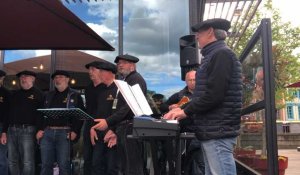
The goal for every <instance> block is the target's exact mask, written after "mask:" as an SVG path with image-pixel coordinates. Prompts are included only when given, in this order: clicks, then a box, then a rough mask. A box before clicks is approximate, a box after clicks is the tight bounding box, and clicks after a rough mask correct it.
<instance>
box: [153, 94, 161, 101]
mask: <svg viewBox="0 0 300 175" xmlns="http://www.w3.org/2000/svg"><path fill="white" fill-rule="evenodd" d="M152 98H153V99H156V100H160V99H163V98H164V95H162V94H154V95H152Z"/></svg>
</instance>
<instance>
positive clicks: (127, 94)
mask: <svg viewBox="0 0 300 175" xmlns="http://www.w3.org/2000/svg"><path fill="white" fill-rule="evenodd" d="M114 82H115V83H116V85H117V87H118V89H119V90H120V92H121V94H122V95H123V97H124V99H125V100H126V102H127V104H128V106H129V107H130V109H131V110H132V112H133V113H134V115H135V116H141V115H143V111H142V110H141V108H140V106H139V104H138V103H137V100H136V99H135V97H134V95H133V93H132V91H131V89H130V86H129V85H128V84H127V82H125V81H122V80H114Z"/></svg>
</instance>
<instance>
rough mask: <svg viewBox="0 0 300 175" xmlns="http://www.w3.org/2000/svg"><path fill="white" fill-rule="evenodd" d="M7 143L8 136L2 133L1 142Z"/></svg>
mask: <svg viewBox="0 0 300 175" xmlns="http://www.w3.org/2000/svg"><path fill="white" fill-rule="evenodd" d="M6 143H7V136H6V133H2V134H1V144H2V145H5V144H6Z"/></svg>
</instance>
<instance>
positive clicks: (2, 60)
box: [0, 50, 5, 70]
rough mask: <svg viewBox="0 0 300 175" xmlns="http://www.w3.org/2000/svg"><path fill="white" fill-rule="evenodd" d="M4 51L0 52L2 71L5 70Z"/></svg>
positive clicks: (0, 67)
mask: <svg viewBox="0 0 300 175" xmlns="http://www.w3.org/2000/svg"><path fill="white" fill-rule="evenodd" d="M4 53H5V51H4V50H1V51H0V69H1V70H3V69H4Z"/></svg>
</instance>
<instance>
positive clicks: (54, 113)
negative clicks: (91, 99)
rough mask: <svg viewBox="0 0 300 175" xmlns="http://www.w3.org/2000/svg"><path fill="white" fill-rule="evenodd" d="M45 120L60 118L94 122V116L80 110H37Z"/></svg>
mask: <svg viewBox="0 0 300 175" xmlns="http://www.w3.org/2000/svg"><path fill="white" fill-rule="evenodd" d="M37 110H38V111H39V112H41V113H42V114H43V115H44V117H45V118H51V119H58V118H60V117H64V118H71V117H77V118H79V119H80V120H94V118H93V117H92V116H90V115H89V114H87V113H85V112H84V111H83V110H81V109H80V108H48V109H37Z"/></svg>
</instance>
